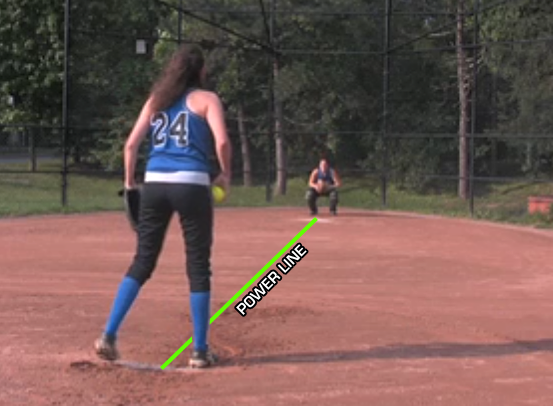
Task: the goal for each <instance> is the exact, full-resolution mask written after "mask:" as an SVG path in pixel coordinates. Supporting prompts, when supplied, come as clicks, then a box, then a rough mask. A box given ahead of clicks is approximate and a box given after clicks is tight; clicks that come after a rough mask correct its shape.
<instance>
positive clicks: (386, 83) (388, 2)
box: [381, 0, 392, 207]
mask: <svg viewBox="0 0 553 406" xmlns="http://www.w3.org/2000/svg"><path fill="white" fill-rule="evenodd" d="M384 2H385V9H386V15H385V20H384V52H383V56H384V67H383V72H382V147H383V153H382V174H381V188H382V205H383V206H384V207H386V205H387V203H388V137H387V133H388V93H389V90H390V37H391V31H390V28H391V20H392V0H384Z"/></svg>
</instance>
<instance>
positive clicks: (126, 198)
mask: <svg viewBox="0 0 553 406" xmlns="http://www.w3.org/2000/svg"><path fill="white" fill-rule="evenodd" d="M119 196H122V197H123V202H124V204H125V213H126V214H127V220H128V221H129V224H130V226H131V228H132V229H133V230H134V231H135V232H137V231H138V222H139V220H140V217H139V214H140V189H138V188H136V189H123V190H120V191H119Z"/></svg>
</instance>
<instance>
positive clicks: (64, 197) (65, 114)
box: [61, 0, 71, 207]
mask: <svg viewBox="0 0 553 406" xmlns="http://www.w3.org/2000/svg"><path fill="white" fill-rule="evenodd" d="M70 13H71V0H65V17H64V60H63V102H62V104H63V105H62V155H63V163H62V171H61V178H62V179H61V205H62V206H63V207H66V206H67V154H68V153H67V142H68V139H69V128H68V126H69V111H68V110H69V51H70V48H69V45H70V35H71V32H70V27H69V26H70V21H71V20H70Z"/></svg>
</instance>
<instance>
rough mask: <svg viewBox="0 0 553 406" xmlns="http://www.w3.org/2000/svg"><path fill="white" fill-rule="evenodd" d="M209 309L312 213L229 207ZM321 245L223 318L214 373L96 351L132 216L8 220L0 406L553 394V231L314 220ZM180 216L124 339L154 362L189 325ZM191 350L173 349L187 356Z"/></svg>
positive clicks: (0, 226)
mask: <svg viewBox="0 0 553 406" xmlns="http://www.w3.org/2000/svg"><path fill="white" fill-rule="evenodd" d="M216 217H217V219H216V241H215V247H214V248H215V253H214V259H213V270H214V275H215V276H214V282H213V285H214V306H213V312H215V311H216V310H217V309H219V307H220V306H221V305H223V304H224V303H225V302H226V301H227V300H228V299H229V298H230V297H232V296H233V295H234V294H235V293H236V292H237V291H238V289H240V288H241V287H242V286H243V285H244V283H246V282H247V281H248V280H249V279H250V278H251V277H252V276H253V275H254V274H255V273H256V272H257V271H259V269H260V268H261V267H262V266H263V265H264V264H265V263H266V262H267V261H268V260H269V259H271V258H272V257H273V256H274V255H275V254H276V253H277V252H278V251H279V250H280V249H281V248H282V247H283V246H284V245H285V244H286V243H287V242H288V241H289V240H290V239H291V238H292V237H293V236H294V235H295V234H296V233H297V232H299V231H300V230H301V228H303V227H304V226H305V225H306V224H307V223H308V221H309V220H310V219H309V218H308V217H307V216H306V213H305V212H304V211H302V210H296V209H274V210H272V209H271V210H270V209H257V210H253V209H252V210H246V209H243V210H242V209H240V210H239V209H228V210H225V209H221V210H218V211H217V216H216ZM320 219H321V221H319V222H318V223H317V224H315V225H314V226H313V227H312V229H311V230H310V231H308V232H307V233H306V235H305V236H304V237H303V238H301V239H300V242H301V243H302V244H303V245H304V246H305V247H306V248H307V249H308V250H309V254H308V255H307V256H306V257H305V258H304V259H303V260H302V261H301V262H300V263H299V264H298V265H297V267H296V268H294V269H293V270H292V271H291V272H290V273H289V274H288V275H287V276H285V277H284V278H283V280H282V282H280V283H279V284H278V285H277V286H276V287H275V288H274V289H273V290H272V291H271V292H270V294H269V295H268V296H266V297H265V298H264V299H263V300H262V301H261V302H260V303H259V304H258V305H257V306H256V308H255V309H253V310H250V311H249V312H248V315H247V316H246V317H244V318H243V317H241V316H240V315H238V313H237V312H236V311H235V310H233V309H232V307H231V308H229V309H228V310H227V311H226V312H225V313H224V314H223V315H222V316H221V317H220V318H219V319H218V320H216V321H215V323H214V324H213V325H212V330H211V338H212V345H213V347H214V348H215V350H217V351H218V352H219V353H220V354H221V355H222V357H223V359H222V363H221V366H220V367H217V368H214V369H211V370H206V371H197V372H175V371H163V372H162V371H161V370H159V371H156V370H155V369H152V370H139V369H132V368H124V367H121V366H116V365H110V364H107V363H103V362H101V361H98V360H97V359H96V358H95V357H94V355H93V352H92V343H93V341H94V339H95V338H96V336H97V335H98V334H99V333H100V332H101V329H102V327H103V325H104V322H105V318H106V316H107V313H108V311H109V308H110V306H111V301H112V299H113V295H114V293H115V290H116V288H117V285H118V284H119V281H120V279H121V277H122V275H123V273H124V272H125V271H126V269H127V267H128V265H129V263H130V260H131V258H132V255H133V251H134V245H135V240H134V236H133V234H132V233H131V232H130V230H129V228H128V226H127V224H126V222H125V218H124V216H123V214H122V213H114V214H99V215H83V216H66V217H63V216H53V217H43V218H29V219H13V220H2V221H0V405H2V406H3V405H26V406H30V405H60V406H62V405H63V406H72V405H78V406H88V405H106V406H108V405H109V406H135V405H156V406H165V405H172V406H176V405H198V406H211V405H213V406H215V405H224V406H230V405H258V406H259V405H267V406H277V405H313V406H315V405H317V406H326V405H328V406H330V405H332V406H335V405H385V406H395V405H425V406H426V405H448V406H449V405H451V406H456V405H494V406H499V405H501V406H506V405H547V406H550V405H553V354H552V351H553V272H552V271H553V249H552V247H553V234H551V233H548V232H534V231H529V230H525V229H518V228H515V227H503V226H497V225H490V224H484V223H473V222H470V221H463V220H446V219H439V218H427V217H419V216H410V215H392V214H387V213H368V212H360V211H343V212H342V213H341V214H340V215H339V216H338V217H336V218H330V217H328V216H327V215H326V214H324V213H323V214H322V215H321V216H320ZM183 264H184V254H183V250H182V243H181V241H180V237H179V230H178V227H177V222H176V221H173V223H172V225H171V231H170V234H169V235H168V238H167V240H166V243H165V250H164V252H163V254H162V257H161V259H160V262H159V268H158V269H157V271H156V273H155V274H154V277H153V279H152V280H151V281H150V282H149V283H148V284H147V285H146V287H145V288H144V290H143V291H142V292H141V295H140V297H139V300H138V301H137V303H136V306H135V307H134V308H133V310H132V311H131V313H130V314H129V317H128V318H127V320H126V321H125V324H124V326H123V328H122V330H121V333H120V350H121V352H122V355H123V358H124V360H125V361H128V362H135V363H140V365H160V364H162V363H163V362H165V361H166V360H167V359H168V357H169V356H170V355H171V354H173V352H174V351H176V350H177V349H178V348H179V347H180V346H181V345H182V344H183V343H184V342H185V341H186V340H187V339H188V338H189V337H190V335H191V328H190V322H189V317H188V314H189V313H188V292H187V290H188V287H187V280H186V277H185V274H184V271H183ZM187 355H188V350H186V351H185V353H183V354H182V355H181V356H180V357H179V358H177V360H176V361H175V363H174V364H175V366H178V365H183V364H184V363H186V360H187Z"/></svg>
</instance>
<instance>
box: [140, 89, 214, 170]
mask: <svg viewBox="0 0 553 406" xmlns="http://www.w3.org/2000/svg"><path fill="white" fill-rule="evenodd" d="M190 92H191V90H190V91H189V92H187V93H186V94H185V95H184V96H183V97H182V98H180V99H179V101H178V102H177V103H175V104H174V105H173V106H171V107H169V108H167V109H166V110H164V111H161V112H157V113H155V114H153V115H152V117H150V135H151V148H150V154H149V159H148V163H147V166H146V172H147V173H148V172H149V173H158V174H160V173H161V174H162V173H166V174H169V173H172V172H201V173H209V172H210V169H211V168H210V154H211V152H212V148H213V144H212V143H213V141H212V135H211V129H210V128H209V125H208V123H207V121H206V120H205V119H204V118H203V117H201V116H198V115H197V114H195V113H193V112H192V111H190V110H189V109H188V107H187V105H186V98H187V96H188V94H190Z"/></svg>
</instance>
